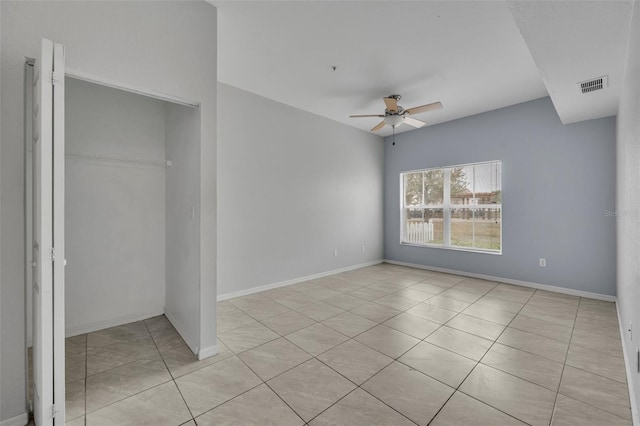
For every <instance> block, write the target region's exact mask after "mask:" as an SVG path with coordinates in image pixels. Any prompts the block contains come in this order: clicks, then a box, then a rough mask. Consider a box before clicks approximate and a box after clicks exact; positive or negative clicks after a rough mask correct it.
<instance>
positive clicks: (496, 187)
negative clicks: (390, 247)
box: [400, 161, 502, 254]
mask: <svg viewBox="0 0 640 426" xmlns="http://www.w3.org/2000/svg"><path fill="white" fill-rule="evenodd" d="M501 166H502V163H501V162H500V161H491V162H487V163H475V164H464V165H460V166H451V167H439V168H434V169H425V170H415V171H411V172H405V173H402V174H401V175H400V179H401V183H402V201H401V209H402V215H401V217H402V223H401V227H402V229H401V235H402V240H401V242H402V244H411V245H423V246H429V247H442V248H449V249H457V250H470V251H479V252H488V253H498V254H500V253H502V184H501V180H502V173H501Z"/></svg>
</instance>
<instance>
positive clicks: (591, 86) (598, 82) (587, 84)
mask: <svg viewBox="0 0 640 426" xmlns="http://www.w3.org/2000/svg"><path fill="white" fill-rule="evenodd" d="M607 80H608V79H607V76H606V75H603V76H601V77H596V78H592V79H591V80H586V81H581V82H580V83H578V86H579V87H580V92H582V93H590V92H595V91H596V90H602V89H604V88H605V87H607Z"/></svg>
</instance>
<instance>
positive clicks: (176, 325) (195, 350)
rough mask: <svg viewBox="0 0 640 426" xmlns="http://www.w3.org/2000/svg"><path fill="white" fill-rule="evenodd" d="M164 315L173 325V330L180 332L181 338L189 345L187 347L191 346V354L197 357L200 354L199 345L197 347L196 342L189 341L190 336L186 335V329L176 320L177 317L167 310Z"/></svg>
mask: <svg viewBox="0 0 640 426" xmlns="http://www.w3.org/2000/svg"><path fill="white" fill-rule="evenodd" d="M164 315H165V316H166V317H167V319H168V320H169V322H170V323H171V325H173V328H175V329H176V331H177V332H178V334H179V335H180V337H182V340H184V342H185V343H186V344H187V346H189V349H191V352H193V354H194V355H197V354H198V353H199V351H198V345H196V344H195V343H194V342H192V341H191V340H190V339H188V335H187V333H186V329H185V327H183V326H182V323H181V322H180V321H178V320H177V319H176V317H174V316H173V315H172V314H171V312H168V311H167V310H165V312H164Z"/></svg>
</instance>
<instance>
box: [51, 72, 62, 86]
mask: <svg viewBox="0 0 640 426" xmlns="http://www.w3.org/2000/svg"><path fill="white" fill-rule="evenodd" d="M60 74H61V73H60V72H59V71H54V72H53V73H52V75H51V84H53V85H54V86H55V85H56V84H58V83H60V82H61V81H62V79H63V78H64V74H62V76H61V75H60Z"/></svg>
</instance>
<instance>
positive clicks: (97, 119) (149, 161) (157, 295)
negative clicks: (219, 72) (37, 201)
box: [25, 63, 201, 418]
mask: <svg viewBox="0 0 640 426" xmlns="http://www.w3.org/2000/svg"><path fill="white" fill-rule="evenodd" d="M32 65H33V63H27V65H26V66H25V92H26V93H25V171H26V174H25V202H26V206H25V207H26V212H27V218H26V229H25V234H26V235H25V237H26V241H27V244H26V247H27V251H26V253H25V256H26V265H25V270H26V286H25V292H26V295H25V296H26V301H27V329H26V333H27V342H28V345H29V346H31V344H32V337H33V334H32V330H33V325H34V322H33V318H34V317H33V314H34V309H33V303H32V300H33V285H32V282H33V270H32V268H31V265H32V264H33V260H34V257H33V249H32V247H33V244H32V241H33V229H34V228H33V207H34V206H33V195H34V194H33V172H34V167H33V165H34V163H33V155H32V154H33V142H32V140H33V126H32V122H33V120H34V114H33V107H34V103H33V95H34V93H33V90H34V89H33V87H34V86H33V81H34V70H33V66H32ZM143 92H144V91H140V90H130V89H128V88H124V87H121V86H118V85H114V84H112V83H103V82H100V81H99V79H95V78H87V77H86V76H80V75H77V74H74V73H67V75H66V77H64V116H65V119H64V128H65V137H64V139H65V160H64V191H65V194H64V210H65V214H64V228H65V232H64V240H65V251H66V253H65V260H66V267H65V280H64V281H65V284H64V304H65V309H64V317H65V320H64V324H65V334H66V337H67V338H69V337H73V336H78V335H84V334H86V333H91V332H96V331H99V330H104V329H107V328H110V327H114V326H120V325H123V324H130V323H135V322H137V321H140V320H144V319H148V318H151V317H156V316H159V315H163V314H164V315H166V317H167V318H168V320H169V321H170V322H171V324H172V325H173V327H174V328H175V329H176V331H177V332H178V333H179V335H180V336H181V337H182V339H183V340H184V343H186V345H187V346H188V348H189V349H190V350H191V352H193V353H194V354H198V353H199V351H200V331H201V324H200V321H201V316H200V273H199V271H200V229H199V226H200V225H199V224H200V220H199V210H200V208H199V206H200V144H201V141H200V109H199V106H198V104H197V103H195V102H185V101H182V100H179V99H172V98H171V97H164V96H158V95H157V94H151V95H147V94H144V93H143ZM132 329H135V327H133V328H132ZM89 343H90V342H89V341H87V347H86V348H85V351H86V350H87V348H88V346H89ZM115 343H116V344H117V342H115ZM98 344H99V343H98ZM141 344H142V343H141ZM69 349H70V348H69V345H68V344H67V371H69V372H71V370H72V369H73V368H74V367H78V364H77V362H76V360H72V362H69V357H70V356H73V353H72V352H73V350H71V351H69ZM89 349H90V348H89ZM88 356H89V355H87V354H86V353H85V357H84V361H83V362H84V363H85V366H84V370H85V376H86V374H88V373H89V372H90V371H89V369H88V368H87V359H88ZM108 358H109V359H106V360H105V362H106V364H109V365H108V366H107V367H109V366H117V364H118V363H125V362H126V361H127V357H126V356H123V357H122V359H121V360H120V361H118V359H117V358H118V356H117V354H114V355H113V356H110V357H108ZM114 363H115V364H114ZM28 365H29V366H31V365H32V361H31V360H29V364H28ZM67 376H68V377H67V383H69V379H72V378H76V377H73V376H72V375H71V374H67ZM28 388H29V389H31V380H30V384H29V386H28ZM31 397H32V395H30V396H29V399H30V400H31ZM59 402H60V398H58V399H57V402H56V405H57V408H56V410H57V412H58V413H59V414H61V416H60V417H62V418H64V408H63V407H64V402H62V407H60V403H59Z"/></svg>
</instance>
